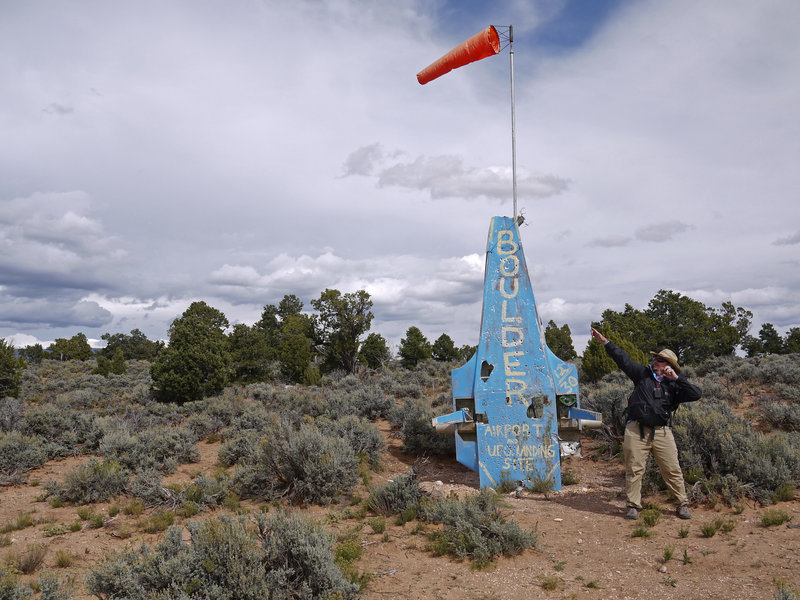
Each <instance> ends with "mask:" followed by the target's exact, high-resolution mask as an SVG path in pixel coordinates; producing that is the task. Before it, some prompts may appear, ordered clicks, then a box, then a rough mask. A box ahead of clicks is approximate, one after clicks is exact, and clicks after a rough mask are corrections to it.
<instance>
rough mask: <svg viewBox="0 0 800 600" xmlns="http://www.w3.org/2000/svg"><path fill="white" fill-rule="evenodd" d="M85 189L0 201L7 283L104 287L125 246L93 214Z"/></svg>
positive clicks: (0, 260) (28, 288) (26, 288)
mask: <svg viewBox="0 0 800 600" xmlns="http://www.w3.org/2000/svg"><path fill="white" fill-rule="evenodd" d="M91 204H92V203H91V199H90V198H89V196H88V195H87V194H85V193H84V192H80V191H76V192H65V193H42V192H37V193H35V194H33V195H31V196H29V197H26V198H15V199H13V200H10V201H8V202H5V203H3V204H2V205H0V248H2V250H3V251H2V253H0V277H2V280H3V281H4V282H5V283H6V285H7V286H8V288H9V289H17V290H18V291H19V293H21V294H26V293H33V292H32V290H37V289H39V290H41V289H57V288H64V287H67V288H73V289H95V288H97V287H103V286H104V285H105V284H104V283H103V274H104V272H105V271H106V270H107V269H109V268H112V267H114V266H118V265H120V264H122V261H123V259H124V257H125V254H126V253H125V251H124V250H123V249H122V248H120V247H119V246H118V245H117V242H116V240H115V239H114V237H113V236H109V235H107V234H106V233H105V231H104V228H103V226H102V224H101V223H100V222H99V221H98V220H97V219H96V218H93V217H92V216H91V214H90V213H91Z"/></svg>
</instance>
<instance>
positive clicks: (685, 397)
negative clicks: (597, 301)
mask: <svg viewBox="0 0 800 600" xmlns="http://www.w3.org/2000/svg"><path fill="white" fill-rule="evenodd" d="M605 349H606V352H607V353H608V355H609V356H610V357H611V358H612V359H614V362H615V363H617V366H618V367H619V368H620V369H622V371H623V372H624V373H625V374H626V375H627V376H628V377H629V378H630V379H631V381H633V384H634V388H633V394H631V397H630V402H629V404H628V413H627V414H628V417H627V418H628V420H629V421H637V422H638V423H639V425H641V426H644V427H658V426H661V425H669V421H670V417H671V416H672V411H674V410H675V409H676V408H678V405H679V404H681V403H683V402H694V401H695V400H699V399H700V396H701V395H702V392H701V391H700V388H699V387H697V386H696V385H692V384H691V383H689V380H688V379H686V377H684V376H683V375H680V374H679V375H678V378H677V379H676V380H675V381H670V380H668V379H664V380H663V381H661V383H659V382H658V381H656V378H655V375H654V374H653V371H652V369H651V368H650V367H649V366H647V365H641V364H639V363H637V362H635V361H634V360H632V359H631V357H630V356H628V354H627V353H626V352H625V351H624V350H623V349H622V348H620V347H619V346H617V345H616V344H614V343H613V342H608V343H607V344H605Z"/></svg>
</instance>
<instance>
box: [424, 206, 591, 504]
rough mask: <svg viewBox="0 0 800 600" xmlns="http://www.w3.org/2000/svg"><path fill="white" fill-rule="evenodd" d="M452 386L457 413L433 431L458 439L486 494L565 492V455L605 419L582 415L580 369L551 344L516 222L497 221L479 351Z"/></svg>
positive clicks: (461, 455)
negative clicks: (500, 490) (505, 487)
mask: <svg viewBox="0 0 800 600" xmlns="http://www.w3.org/2000/svg"><path fill="white" fill-rule="evenodd" d="M452 383H453V408H454V412H453V413H450V414H448V415H443V416H441V417H435V418H434V419H433V425H434V427H436V429H437V430H438V431H441V432H448V431H453V432H454V433H455V443H456V458H457V459H458V461H459V462H460V463H461V464H463V465H465V466H467V467H469V468H470V469H472V470H474V471H477V472H478V473H479V474H480V484H481V487H494V488H496V487H499V486H501V485H502V484H504V483H505V482H509V483H513V484H515V485H519V484H521V485H523V486H524V487H533V486H534V485H535V484H537V483H538V482H544V483H545V486H547V485H548V484H547V483H546V482H548V481H549V482H550V484H551V485H550V489H554V490H558V489H561V454H562V451H567V452H571V451H574V449H575V444H576V443H577V444H580V442H579V437H578V436H577V435H576V432H578V431H579V430H580V429H582V428H583V427H586V426H598V425H599V424H600V423H599V422H600V415H599V413H595V412H593V411H586V410H583V409H581V408H580V398H579V395H578V375H577V369H576V367H575V365H572V364H569V363H566V362H564V361H562V360H561V359H559V358H558V357H557V356H556V355H555V354H553V353H552V352H551V351H550V349H549V348H548V347H547V344H546V343H545V338H544V329H543V328H542V323H541V320H540V319H539V315H538V312H537V310H536V301H535V299H534V295H533V287H532V286H531V280H530V277H529V276H528V267H527V264H526V262H525V255H524V253H523V252H522V244H521V242H520V237H519V229H518V227H517V223H516V222H515V221H514V219H511V218H508V217H494V218H492V222H491V226H490V228H489V240H488V243H487V247H486V274H485V277H484V286H483V314H482V317H481V333H480V340H479V342H478V349H477V351H476V352H475V354H474V355H473V356H472V358H471V359H470V360H469V361H468V362H467V363H466V364H465V365H464V366H462V367H460V368H458V369H455V370H454V371H453V372H452ZM570 444H571V446H570ZM569 448H571V450H569Z"/></svg>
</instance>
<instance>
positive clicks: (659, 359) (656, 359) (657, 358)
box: [653, 356, 667, 363]
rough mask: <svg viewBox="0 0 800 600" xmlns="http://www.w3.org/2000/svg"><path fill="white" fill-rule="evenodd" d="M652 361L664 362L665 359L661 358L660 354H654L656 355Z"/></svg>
mask: <svg viewBox="0 0 800 600" xmlns="http://www.w3.org/2000/svg"><path fill="white" fill-rule="evenodd" d="M653 362H662V363H666V362H667V361H666V360H665V359H663V358H661V357H660V356H656V357H655V358H654V359H653Z"/></svg>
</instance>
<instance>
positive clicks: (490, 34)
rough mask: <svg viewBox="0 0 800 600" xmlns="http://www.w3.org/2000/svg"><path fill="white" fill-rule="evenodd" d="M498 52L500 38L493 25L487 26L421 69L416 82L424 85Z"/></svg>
mask: <svg viewBox="0 0 800 600" xmlns="http://www.w3.org/2000/svg"><path fill="white" fill-rule="evenodd" d="M498 52H500V36H498V35H497V30H496V29H495V28H494V25H489V27H487V28H486V29H484V30H483V31H481V32H480V33H476V34H475V35H473V36H472V37H471V38H469V39H468V40H467V41H465V42H462V43H460V44H459V45H458V46H456V47H455V48H453V49H452V50H450V52H448V53H447V54H445V55H444V56H442V57H441V58H440V59H439V60H437V61H435V62H433V63H431V64H430V65H428V66H427V67H425V68H424V69H422V71H420V72H419V73H417V81H419V82H420V84H422V85H425V84H426V83H428V82H429V81H433V80H434V79H436V78H437V77H441V76H442V75H444V74H445V73H449V72H450V71H452V70H453V69H457V68H458V67H463V66H464V65H468V64H469V63H471V62H475V61H477V60H482V59H484V58H488V57H490V56H494V55H495V54H497V53H498Z"/></svg>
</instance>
